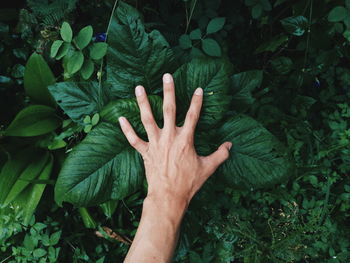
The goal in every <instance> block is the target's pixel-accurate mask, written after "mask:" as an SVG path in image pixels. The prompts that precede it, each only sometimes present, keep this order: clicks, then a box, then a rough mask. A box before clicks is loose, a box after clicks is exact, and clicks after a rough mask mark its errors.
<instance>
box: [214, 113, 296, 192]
mask: <svg viewBox="0 0 350 263" xmlns="http://www.w3.org/2000/svg"><path fill="white" fill-rule="evenodd" d="M217 134H218V138H219V142H225V141H230V142H232V144H233V146H232V148H231V150H230V157H229V159H228V160H226V161H225V162H224V163H223V165H222V166H221V174H220V176H223V177H224V179H225V180H226V181H227V182H228V183H230V184H231V185H234V186H239V187H245V188H248V189H251V188H253V189H256V188H261V187H267V186H271V185H273V184H275V183H280V182H282V181H283V180H285V179H287V178H288V177H289V176H290V175H291V173H292V170H293V165H292V162H291V161H290V160H289V158H288V155H287V152H286V151H285V148H284V147H283V145H282V144H281V143H280V142H279V141H278V140H277V139H276V138H275V137H274V136H273V135H272V134H271V133H270V132H269V131H267V130H266V129H265V128H264V127H263V126H262V125H261V124H259V123H258V122H257V121H255V120H254V119H252V118H250V117H248V116H245V115H238V116H236V117H234V118H231V119H229V120H228V121H226V122H225V123H224V125H223V126H222V127H221V128H220V129H219V130H218V131H217Z"/></svg>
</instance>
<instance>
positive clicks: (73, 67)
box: [67, 51, 84, 75]
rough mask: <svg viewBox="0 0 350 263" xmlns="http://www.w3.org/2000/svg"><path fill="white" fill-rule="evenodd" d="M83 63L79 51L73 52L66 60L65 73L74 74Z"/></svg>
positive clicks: (82, 57) (81, 53)
mask: <svg viewBox="0 0 350 263" xmlns="http://www.w3.org/2000/svg"><path fill="white" fill-rule="evenodd" d="M83 63H84V55H83V52H81V51H75V52H74V53H73V55H72V56H70V57H69V58H68V62H67V72H68V74H70V75H72V74H74V73H76V72H77V71H78V70H79V69H81V66H82V65H83Z"/></svg>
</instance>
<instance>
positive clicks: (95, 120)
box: [91, 113, 100, 126]
mask: <svg viewBox="0 0 350 263" xmlns="http://www.w3.org/2000/svg"><path fill="white" fill-rule="evenodd" d="M99 121H100V115H99V114H98V113H95V114H94V116H92V119H91V124H92V126H95V125H96V124H97V123H98V122H99Z"/></svg>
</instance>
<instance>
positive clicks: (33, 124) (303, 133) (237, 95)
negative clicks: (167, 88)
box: [0, 0, 350, 263]
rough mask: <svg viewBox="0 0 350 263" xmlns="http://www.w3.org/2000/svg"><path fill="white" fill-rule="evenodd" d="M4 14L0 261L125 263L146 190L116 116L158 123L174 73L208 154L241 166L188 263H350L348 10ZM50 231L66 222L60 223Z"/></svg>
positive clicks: (208, 203) (217, 178) (214, 199)
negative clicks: (142, 91)
mask: <svg viewBox="0 0 350 263" xmlns="http://www.w3.org/2000/svg"><path fill="white" fill-rule="evenodd" d="M13 5H14V7H10V8H8V9H2V10H1V15H0V21H1V23H0V35H1V36H2V38H1V39H2V40H1V42H0V52H1V53H2V54H1V56H2V57H3V59H2V68H1V69H0V83H1V86H0V92H1V96H0V98H1V104H0V109H1V118H2V125H1V127H0V168H1V173H0V189H1V192H0V207H1V208H0V229H1V230H0V249H1V251H2V254H1V257H0V261H1V262H56V261H57V262H100V263H101V262H116V260H117V262H122V260H123V258H124V257H125V255H126V253H127V251H128V248H129V246H130V243H131V242H132V238H133V236H134V235H135V232H136V229H137V226H138V223H139V219H140V215H141V208H142V202H143V199H144V197H145V195H146V193H147V182H146V180H145V177H144V168H143V163H142V159H141V157H140V155H139V154H138V153H137V152H136V151H135V150H133V148H132V147H131V146H129V144H128V143H127V141H126V139H125V137H124V135H123V134H122V132H121V130H120V128H119V125H118V124H117V120H118V117H119V116H125V117H127V118H128V119H129V120H130V121H131V122H132V124H133V126H134V128H135V129H136V130H137V132H138V134H139V135H140V136H141V137H143V138H144V139H146V133H145V131H144V128H143V126H142V124H141V121H140V118H139V109H138V106H137V103H136V100H135V98H134V88H135V86H136V85H139V84H141V85H143V86H144V87H145V88H146V90H147V93H148V94H149V95H150V96H149V98H150V102H151V107H152V109H153V112H154V114H155V118H156V121H157V122H158V124H159V125H160V126H162V93H161V92H162V83H161V77H162V75H163V74H164V73H166V72H170V73H172V74H173V76H174V79H175V86H176V96H177V98H176V99H177V102H178V103H177V104H178V112H177V124H178V125H182V123H183V120H184V115H185V113H186V110H187V108H188V106H189V103H190V96H191V94H192V93H193V91H194V90H195V89H196V88H197V87H202V88H203V90H204V105H203V108H202V112H201V118H200V120H199V123H198V126H197V130H196V138H195V146H196V150H197V152H198V153H199V154H201V155H206V154H208V153H210V152H212V151H213V150H214V149H216V147H217V146H218V145H219V144H220V143H222V142H223V141H227V140H230V141H232V143H233V147H232V149H231V154H230V158H229V160H227V161H226V162H225V163H224V164H223V165H222V166H221V167H220V169H219V170H218V171H217V172H216V173H215V174H214V175H213V176H212V177H211V178H210V179H209V180H208V181H207V182H206V183H205V185H204V186H203V188H202V189H201V190H200V191H199V192H198V193H197V195H196V196H195V198H194V199H193V200H192V202H191V205H190V207H189V209H188V211H187V212H186V215H185V218H184V220H183V223H182V228H181V236H180V240H179V244H178V246H177V250H176V253H175V256H174V262H184V263H185V262H189V263H196V262H217V263H219V262H225V263H228V262H244V263H250V262H348V261H349V260H350V250H349V248H350V239H349V236H350V226H349V223H348V222H349V215H350V213H349V209H350V180H349V177H348V174H349V171H350V165H349V163H350V158H349V145H350V144H349V139H350V129H349V117H350V105H349V101H350V100H349V97H350V92H349V84H350V77H349V76H350V70H349V69H348V66H349V65H348V59H349V56H350V53H349V51H350V45H349V41H350V38H349V36H350V34H349V32H350V22H349V21H350V15H349V14H350V12H349V9H350V2H349V1H347V0H346V1H332V2H330V1H321V2H319V1H318V2H316V1H314V0H308V1H293V2H291V1H285V0H277V1H270V0H245V1H221V0H215V1H209V0H201V1H199V0H192V1H186V0H176V1H131V0H130V1H121V0H120V1H118V0H117V1H115V2H114V1H112V0H104V1H91V2H89V3H87V2H83V1H76V0H64V1H58V0H53V1H32V0H27V2H26V4H23V6H21V7H20V8H19V7H18V6H15V5H16V3H13ZM53 219H54V220H53Z"/></svg>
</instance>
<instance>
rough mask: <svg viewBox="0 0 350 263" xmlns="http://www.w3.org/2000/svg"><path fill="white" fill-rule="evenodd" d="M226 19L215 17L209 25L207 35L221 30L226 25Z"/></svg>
mask: <svg viewBox="0 0 350 263" xmlns="http://www.w3.org/2000/svg"><path fill="white" fill-rule="evenodd" d="M225 21H226V18H225V17H215V18H213V19H212V20H210V22H209V23H208V26H207V34H213V33H215V32H218V31H219V30H221V29H222V28H223V27H224V25H225Z"/></svg>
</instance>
